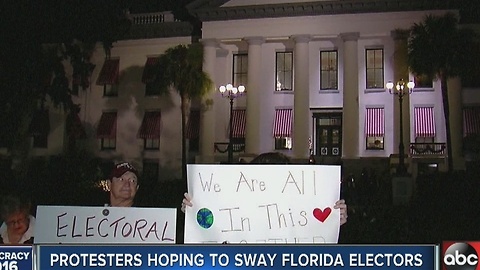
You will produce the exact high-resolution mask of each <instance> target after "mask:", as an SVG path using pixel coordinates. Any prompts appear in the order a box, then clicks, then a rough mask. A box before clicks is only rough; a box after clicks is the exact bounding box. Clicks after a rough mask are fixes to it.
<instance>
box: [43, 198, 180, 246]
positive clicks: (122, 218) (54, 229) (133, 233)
mask: <svg viewBox="0 0 480 270" xmlns="http://www.w3.org/2000/svg"><path fill="white" fill-rule="evenodd" d="M176 216H177V210H176V209H175V208H137V207H86V206H44V205H39V206H38V207H37V215H36V224H35V238H34V242H35V244H58V243H63V244H80V243H101V244H107V243H113V244H127V243H128V244H140V243H155V244H174V243H175V233H176V221H177V219H176Z"/></svg>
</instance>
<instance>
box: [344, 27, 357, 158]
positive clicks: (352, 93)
mask: <svg viewBox="0 0 480 270" xmlns="http://www.w3.org/2000/svg"><path fill="white" fill-rule="evenodd" d="M359 36H360V34H359V33H357V32H355V33H343V34H340V37H341V38H342V39H343V42H344V44H343V46H344V56H343V123H342V126H343V135H342V140H343V151H342V152H343V158H345V159H354V158H358V151H359V146H358V142H359V137H358V136H359V135H358V134H359V131H358V129H359V124H358V122H359V118H358V115H359V110H358V76H359V73H358V37H359Z"/></svg>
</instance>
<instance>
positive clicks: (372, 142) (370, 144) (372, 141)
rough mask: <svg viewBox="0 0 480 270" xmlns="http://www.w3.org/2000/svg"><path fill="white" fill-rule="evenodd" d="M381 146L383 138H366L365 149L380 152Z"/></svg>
mask: <svg viewBox="0 0 480 270" xmlns="http://www.w3.org/2000/svg"><path fill="white" fill-rule="evenodd" d="M383 145H384V142H383V137H367V149H373V150H381V149H383Z"/></svg>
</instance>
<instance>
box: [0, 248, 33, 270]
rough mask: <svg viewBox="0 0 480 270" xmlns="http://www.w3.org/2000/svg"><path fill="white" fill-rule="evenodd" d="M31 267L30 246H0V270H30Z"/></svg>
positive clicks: (31, 253)
mask: <svg viewBox="0 0 480 270" xmlns="http://www.w3.org/2000/svg"><path fill="white" fill-rule="evenodd" d="M32 267H33V247H32V246H2V245H0V270H31V269H32Z"/></svg>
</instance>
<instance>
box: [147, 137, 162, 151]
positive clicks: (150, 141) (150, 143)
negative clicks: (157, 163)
mask: <svg viewBox="0 0 480 270" xmlns="http://www.w3.org/2000/svg"><path fill="white" fill-rule="evenodd" d="M159 148H160V138H147V139H144V140H143V149H145V150H158V149H159Z"/></svg>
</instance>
